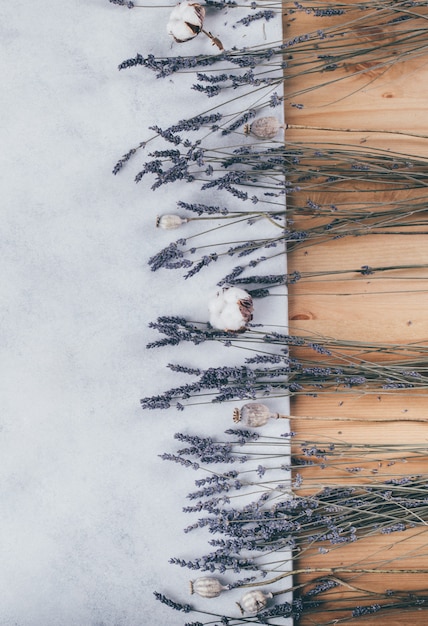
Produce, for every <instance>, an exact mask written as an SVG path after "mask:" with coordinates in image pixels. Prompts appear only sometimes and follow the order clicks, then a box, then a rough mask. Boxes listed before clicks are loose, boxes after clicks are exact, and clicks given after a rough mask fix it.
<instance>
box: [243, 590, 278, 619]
mask: <svg viewBox="0 0 428 626" xmlns="http://www.w3.org/2000/svg"><path fill="white" fill-rule="evenodd" d="M270 598H273V594H272V593H270V592H268V593H265V592H263V591H260V590H259V589H253V590H252V591H247V593H245V594H244V595H243V596H242V598H241V601H240V602H237V603H236V604H237V605H238V607H239V609H240V611H241V614H242V615H245V613H247V615H257V613H260V611H263V609H264V608H266V605H267V603H268V600H269V599H270Z"/></svg>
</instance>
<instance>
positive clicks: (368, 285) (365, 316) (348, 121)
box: [284, 3, 428, 626]
mask: <svg viewBox="0 0 428 626" xmlns="http://www.w3.org/2000/svg"><path fill="white" fill-rule="evenodd" d="M350 4H352V3H350ZM287 6H288V5H287V3H286V7H287ZM343 19H344V18H343V16H340V17H331V18H328V17H323V18H322V20H321V19H320V18H315V17H314V16H313V15H311V14H308V13H305V12H304V11H299V12H297V13H287V11H286V12H285V15H284V37H285V40H286V41H287V40H289V39H292V38H294V37H296V36H299V35H302V34H304V33H307V32H310V31H313V30H316V29H317V28H322V27H327V26H330V25H332V24H334V23H339V22H340V20H342V21H343ZM335 20H336V22H335ZM321 21H322V26H321V25H320V22H321ZM358 36H359V35H358V33H357V37H358ZM375 36H376V32H375V31H374V33H373V37H375ZM368 39H370V37H368V38H367V37H366V38H365V39H364V37H362V36H361V41H362V42H363V41H364V40H365V41H367V40H368ZM285 76H286V81H285V89H286V93H287V91H288V93H295V92H299V95H298V96H296V97H295V98H294V99H293V100H291V101H286V103H285V117H286V121H287V123H288V124H289V125H290V126H291V128H289V129H287V130H286V133H285V140H286V142H293V143H299V142H305V143H308V144H310V145H313V146H317V145H320V144H324V143H325V142H329V143H330V142H332V143H336V144H337V145H342V146H344V145H353V146H357V147H364V148H366V149H367V150H370V149H373V148H382V149H388V150H391V151H399V152H402V153H407V154H409V155H415V156H416V155H417V156H420V157H427V156H428V139H426V138H424V137H423V135H425V136H428V116H427V114H426V111H427V102H428V56H427V55H426V54H425V55H422V56H420V57H418V58H414V59H409V60H406V61H403V62H397V63H396V64H392V65H390V66H388V67H386V68H383V69H379V68H374V69H373V67H370V62H367V63H366V64H364V63H362V64H361V63H360V64H352V63H350V64H349V66H348V67H347V68H346V69H343V70H340V71H339V73H337V74H336V75H335V78H336V77H337V78H340V77H343V76H346V79H345V80H338V81H336V82H334V83H332V84H331V85H329V86H326V87H325V88H322V89H314V87H315V86H316V84H317V81H318V83H319V82H320V81H324V80H326V75H325V74H323V75H320V74H308V75H307V76H305V75H303V74H300V75H299V76H296V77H295V78H290V79H289V78H287V70H285ZM331 78H333V75H331ZM295 104H298V105H299V107H296V106H292V105H295ZM301 105H303V106H301ZM293 126H307V127H311V128H312V130H311V128H293ZM313 128H318V129H319V128H332V129H334V130H328V131H326V130H324V131H323V130H314V129H313ZM347 129H361V132H348V130H347ZM379 130H382V131H390V132H370V131H379ZM403 132H404V133H405V132H408V133H413V134H418V135H421V136H420V137H415V136H406V135H404V134H399V133H403ZM350 191H353V193H352V194H349V193H343V194H342V195H341V194H338V193H329V191H328V190H325V191H322V192H321V191H317V192H315V193H313V194H311V195H309V194H308V192H300V193H299V192H297V193H294V194H292V195H291V196H290V198H289V208H290V209H291V210H292V211H293V209H295V208H296V207H305V206H306V205H307V202H308V200H310V201H311V202H313V203H318V204H325V205H328V203H331V204H337V203H338V202H339V203H340V202H344V201H346V202H348V203H349V205H350V206H351V204H352V203H355V204H354V206H356V205H357V204H358V202H359V201H360V198H364V202H370V197H372V200H373V202H382V203H385V205H384V206H387V205H388V203H390V202H394V201H396V200H397V199H406V200H409V201H410V200H412V199H414V203H415V204H417V203H419V202H420V203H422V205H423V203H424V201H425V197H426V196H427V194H426V193H425V191H424V189H418V190H408V191H401V192H396V191H391V192H388V191H385V192H384V193H378V192H376V193H374V192H373V193H372V194H371V196H370V192H366V193H364V190H363V189H362V188H361V186H358V185H356V186H355V187H354V188H352V186H350ZM362 194H363V195H362ZM349 199H351V200H349ZM361 201H363V200H361ZM292 214H293V228H295V229H301V230H305V229H308V228H311V227H313V226H314V225H316V224H317V223H318V222H317V221H316V218H314V216H313V215H311V213H310V212H306V214H305V212H304V211H302V212H301V213H300V215H299V214H298V213H297V212H293V213H292ZM424 217H425V218H426V213H425V214H424ZM328 219H330V218H326V221H328ZM319 223H322V220H321V221H320V222H319ZM419 230H421V229H419ZM397 231H400V229H399V228H397ZM410 232H411V229H410V230H408V231H407V232H406V233H401V234H399V233H398V232H396V233H394V234H392V233H388V234H380V233H379V234H371V235H367V236H352V235H351V236H346V237H342V238H338V239H336V240H333V239H331V238H322V237H320V238H319V239H318V240H317V241H316V243H308V244H306V245H300V246H297V247H295V248H293V247H292V246H290V250H289V253H288V271H289V272H294V271H297V272H300V273H304V272H310V271H313V270H314V269H316V270H317V271H322V270H326V271H335V270H344V269H349V270H350V271H349V273H348V274H346V275H339V276H334V275H333V276H326V277H324V278H323V280H320V279H316V278H314V279H312V280H310V279H307V280H300V281H297V282H296V283H295V284H291V285H290V286H289V297H288V301H289V323H290V333H291V334H297V335H305V336H307V335H309V336H311V335H313V336H314V337H316V336H317V335H322V336H326V335H327V336H330V337H334V338H341V339H350V340H359V341H367V342H397V343H411V342H416V343H418V344H423V345H427V344H428V319H427V311H428V270H427V269H426V268H416V269H414V268H413V269H402V270H397V271H391V272H390V273H386V272H384V273H379V274H377V273H374V274H373V275H369V276H365V275H361V274H360V273H358V271H355V270H358V268H361V267H362V266H365V265H368V266H372V267H377V266H392V265H395V264H400V265H423V264H426V265H428V245H427V241H428V240H427V236H426V234H425V233H424V232H421V233H420V234H417V235H415V234H412V235H411V234H409V233H410ZM397 262H398V263H397ZM352 270H354V271H352ZM291 413H292V416H293V419H292V430H293V431H294V432H295V433H296V439H297V440H302V439H305V438H308V439H309V438H311V437H312V439H313V438H314V436H316V437H317V438H318V440H321V441H326V442H328V441H346V442H349V443H354V444H356V443H366V444H376V443H383V444H386V443H392V444H394V443H403V442H406V443H408V444H413V443H414V444H418V443H420V442H421V441H424V442H427V441H428V399H427V396H426V395H425V393H412V392H411V391H408V392H405V393H403V392H402V393H391V394H385V393H379V394H371V395H366V394H358V393H357V392H355V393H343V394H340V393H337V394H334V393H333V394H328V395H327V394H320V395H319V396H318V397H311V396H305V395H300V396H296V397H295V398H293V399H292V404H291ZM341 418H343V419H341ZM424 420H427V421H426V422H424ZM294 453H295V454H298V453H299V447H298V445H297V444H296V445H295V447H294ZM350 460H351V461H352V458H351V459H350ZM377 462H378V463H381V461H377ZM366 469H367V468H366ZM371 469H372V470H373V471H374V465H373V466H372V468H371ZM376 469H377V470H378V471H379V470H380V468H379V467H377V468H376ZM367 471H370V470H369V469H367ZM381 471H384V468H383V469H382V470H381ZM394 471H395V472H397V473H398V475H402V476H405V475H409V473H415V474H427V472H428V462H427V459H426V457H424V456H421V457H420V458H418V459H416V460H413V461H412V462H410V463H405V462H402V463H401V464H400V463H398V462H397V464H396V465H395V466H394ZM365 475H367V472H366V473H364V472H363V476H362V477H361V480H362V481H364V476H365ZM324 476H325V477H326V478H325V479H324V478H323V475H322V473H320V469H319V468H318V467H317V468H314V469H312V470H311V469H310V468H307V469H306V470H305V472H304V480H307V482H308V484H309V485H311V484H312V485H315V484H316V483H317V481H318V483H319V485H320V486H322V485H323V480H324V481H325V482H326V484H328V480H332V479H335V480H338V481H340V480H343V471H342V470H337V472H336V473H335V471H334V469H333V470H331V469H330V470H329V473H328V474H325V475H324ZM327 479H328V480H327ZM387 560H389V563H390V568H392V569H394V568H395V569H396V570H397V571H396V572H393V573H389V574H385V573H363V572H358V573H355V572H354V573H344V574H341V577H342V578H344V579H345V580H346V581H348V582H349V583H350V584H351V585H355V586H356V587H358V588H361V589H367V590H369V589H370V590H373V591H382V590H385V589H400V590H413V591H415V590H425V591H426V590H427V589H428V574H427V573H425V572H422V570H424V569H425V571H428V534H427V533H426V532H425V528H424V527H422V528H421V527H419V528H416V529H409V530H407V531H405V532H402V533H400V535H399V536H397V534H396V533H394V534H393V535H377V536H373V537H369V538H366V539H362V540H358V541H357V542H355V543H352V544H349V545H346V546H340V547H338V548H337V549H329V550H328V551H327V552H326V553H324V554H321V553H320V552H319V551H318V550H317V549H315V548H314V549H313V550H308V551H305V552H304V553H303V554H302V555H300V556H299V555H298V556H297V558H296V562H295V568H296V569H297V570H298V571H301V572H302V573H300V574H299V575H296V577H295V583H296V584H297V585H301V584H307V583H308V582H309V581H311V580H312V581H314V580H316V579H317V578H318V577H319V576H320V575H321V574H320V573H317V572H314V571H312V570H313V569H317V568H318V569H319V568H327V569H328V568H331V569H334V568H338V567H342V568H343V567H349V568H350V569H352V568H354V569H356V568H361V569H364V567H366V568H382V562H384V561H387ZM412 569H413V570H420V572H419V573H418V572H414V573H409V570H412ZM328 593H329V594H330V595H329V596H328V597H329V598H331V603H330V605H329V607H328V608H329V611H328V612H326V613H325V614H322V613H320V612H318V613H317V614H313V615H308V616H306V617H303V618H302V620H301V621H300V622H299V624H302V625H303V626H306V625H308V626H309V625H315V624H323V623H334V619H340V618H342V617H343V613H341V611H340V607H341V606H342V604H343V598H344V597H345V598H346V591H343V592H338V591H337V590H333V591H331V592H328ZM427 621H428V617H427V614H426V610H425V611H424V610H421V609H417V608H414V609H413V610H411V611H406V612H401V611H399V610H397V611H395V612H388V613H387V614H386V615H385V616H381V615H376V616H375V617H371V618H370V617H369V618H367V619H366V620H362V619H361V618H359V619H355V620H352V619H351V620H349V621H347V622H346V623H349V624H354V623H355V624H357V623H358V624H359V623H361V622H363V623H373V624H374V623H375V624H378V625H379V626H382V625H383V624H388V625H389V626H394V625H397V626H398V625H399V624H400V626H402V625H403V624H408V623H412V624H414V625H421V626H422V624H426V623H427ZM339 623H340V622H339Z"/></svg>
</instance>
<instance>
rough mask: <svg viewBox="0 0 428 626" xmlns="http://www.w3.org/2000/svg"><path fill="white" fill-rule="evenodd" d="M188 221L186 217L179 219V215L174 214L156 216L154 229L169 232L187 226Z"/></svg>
mask: <svg viewBox="0 0 428 626" xmlns="http://www.w3.org/2000/svg"><path fill="white" fill-rule="evenodd" d="M188 221H189V220H188V219H187V218H186V217H180V215H175V214H174V213H168V214H165V215H158V216H157V218H156V228H163V229H164V230H171V229H173V228H180V226H182V225H183V224H187V222H188Z"/></svg>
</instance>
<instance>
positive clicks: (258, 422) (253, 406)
mask: <svg viewBox="0 0 428 626" xmlns="http://www.w3.org/2000/svg"><path fill="white" fill-rule="evenodd" d="M271 417H274V418H278V417H279V415H278V413H271V412H270V410H269V408H268V407H267V406H266V405H264V404H261V403H259V402H250V403H249V404H244V406H242V407H241V408H240V409H238V408H236V409H234V411H233V421H234V422H236V423H238V422H241V423H242V424H244V425H245V426H249V427H250V428H257V427H258V426H264V425H265V424H266V422H267V421H268V420H269V418H271Z"/></svg>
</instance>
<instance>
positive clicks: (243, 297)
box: [208, 287, 254, 332]
mask: <svg viewBox="0 0 428 626" xmlns="http://www.w3.org/2000/svg"><path fill="white" fill-rule="evenodd" d="M208 310H209V314H210V316H209V320H210V324H211V326H213V327H214V328H218V329H220V330H225V331H231V332H236V331H237V332H243V331H244V330H245V329H246V328H247V326H248V324H249V322H251V320H252V319H253V310H254V307H253V299H252V298H251V296H250V294H249V293H247V292H246V291H244V289H239V288H238V287H223V288H222V289H220V290H219V291H217V293H216V294H215V295H214V296H213V297H212V298H211V299H210V301H209V303H208Z"/></svg>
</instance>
